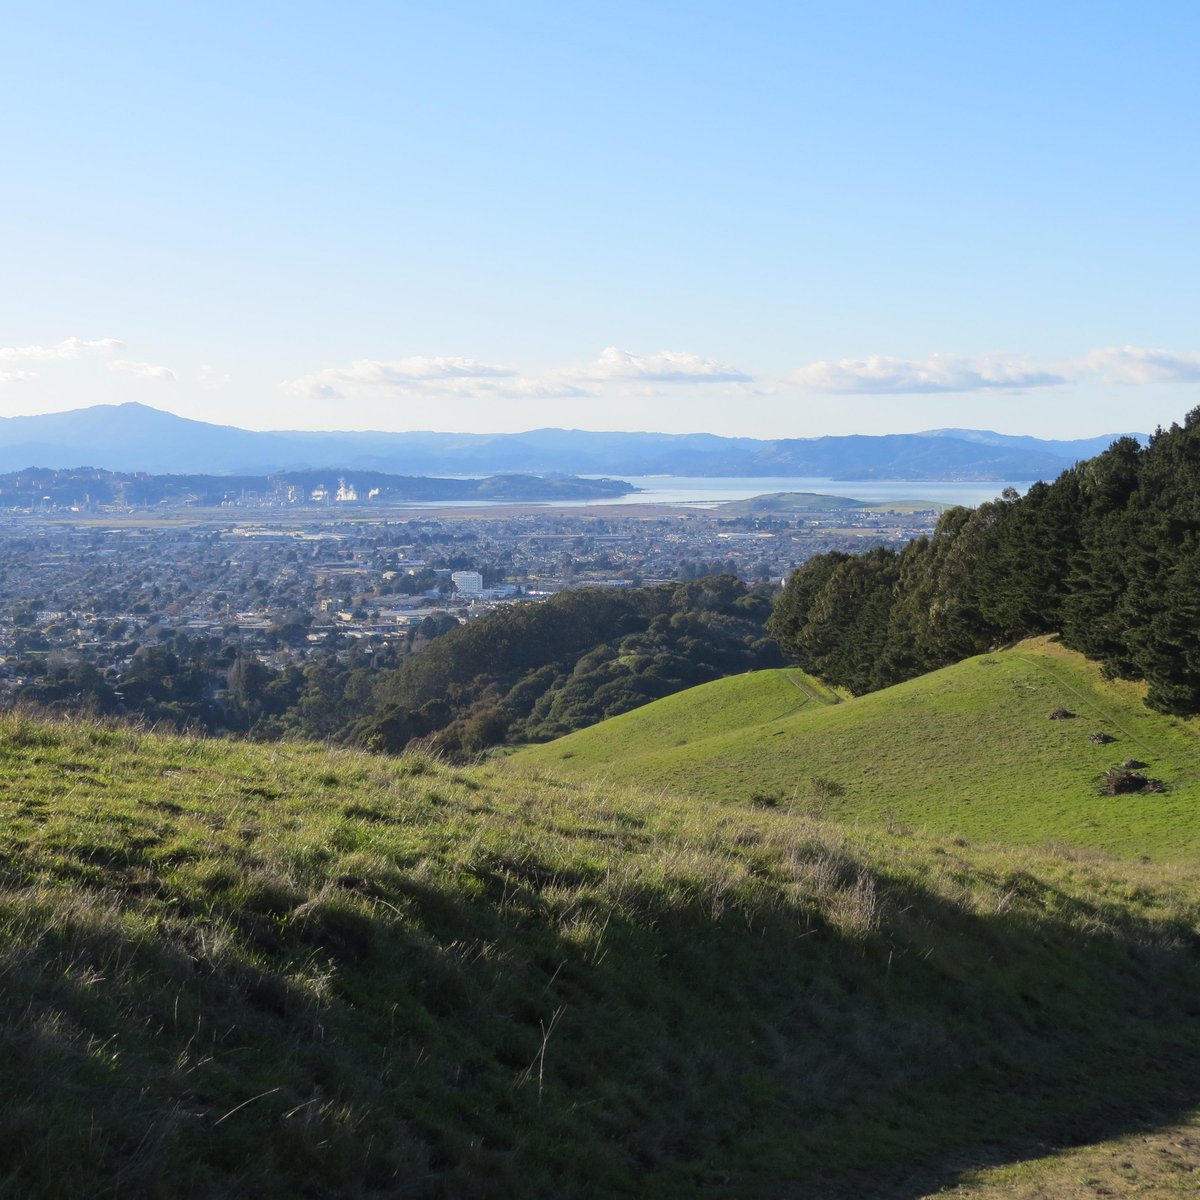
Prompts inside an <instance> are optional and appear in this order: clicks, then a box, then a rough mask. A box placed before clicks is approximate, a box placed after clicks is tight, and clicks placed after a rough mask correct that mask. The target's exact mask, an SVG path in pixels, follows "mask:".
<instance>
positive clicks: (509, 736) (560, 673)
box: [348, 575, 783, 755]
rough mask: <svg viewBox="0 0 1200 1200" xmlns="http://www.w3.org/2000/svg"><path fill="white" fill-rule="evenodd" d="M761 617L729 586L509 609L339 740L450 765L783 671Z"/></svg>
mask: <svg viewBox="0 0 1200 1200" xmlns="http://www.w3.org/2000/svg"><path fill="white" fill-rule="evenodd" d="M770 611H771V601H770V596H769V593H768V592H767V590H766V589H753V588H748V587H747V586H746V585H745V584H744V583H742V582H741V581H740V580H739V579H737V578H736V577H734V576H732V575H719V576H714V577H711V578H707V579H701V580H695V581H691V582H687V583H680V584H666V585H663V586H660V587H653V588H644V589H642V588H636V589H628V590H620V589H602V588H578V589H572V590H570V591H566V592H560V593H559V594H558V595H557V596H553V597H551V598H550V599H549V600H548V601H546V602H545V603H544V604H536V605H532V604H531V605H513V606H511V607H509V608H506V609H504V610H502V611H500V612H496V613H492V614H490V615H488V616H486V617H481V618H480V619H479V620H477V621H472V622H471V623H470V624H468V625H464V626H462V627H461V628H458V629H454V630H451V631H450V632H449V633H447V634H446V635H445V636H444V637H441V638H438V639H437V641H435V642H433V643H431V644H430V645H429V646H428V647H427V648H426V649H425V650H423V651H422V652H421V653H420V654H418V655H415V656H414V657H412V658H411V659H408V660H407V661H406V662H405V663H404V665H403V666H402V667H401V668H400V669H399V670H397V671H395V672H392V673H389V674H388V675H386V676H384V677H383V678H382V680H381V681H380V683H379V684H378V686H377V687H376V689H375V697H376V700H377V703H378V708H377V710H376V711H374V712H372V713H370V714H368V715H367V716H365V717H363V718H362V719H360V720H359V721H357V722H356V723H354V724H353V726H352V727H351V728H350V730H349V731H348V737H349V740H351V741H353V742H355V743H357V744H360V745H366V746H371V747H374V748H376V749H380V750H387V751H398V750H401V749H403V747H404V746H405V745H407V744H408V742H409V741H411V740H413V739H414V738H425V739H428V740H429V741H431V743H432V744H433V745H434V746H435V747H436V748H438V749H440V750H442V751H444V752H446V753H448V754H451V755H470V754H474V753H478V752H479V751H480V750H482V749H484V748H486V747H487V746H490V745H496V744H499V743H502V742H505V741H509V742H522V741H545V740H548V739H549V738H552V737H557V736H558V735H560V734H563V733H568V732H570V731H571V730H573V729H581V728H583V727H584V726H586V725H592V724H594V723H596V722H597V721H601V720H604V719H605V718H606V717H611V716H615V715H617V714H618V713H623V712H628V711H629V710H630V709H632V708H637V707H639V706H640V705H642V704H646V703H647V702H649V701H650V700H656V699H658V698H660V697H662V696H667V695H670V694H671V693H673V692H678V691H681V690H683V689H684V688H687V687H692V686H694V685H695V684H698V683H705V682H707V681H708V680H712V679H717V678H720V677H721V676H723V675H729V674H733V673H736V672H739V671H747V670H752V669H755V668H760V667H771V666H779V665H781V664H782V662H783V657H782V655H781V653H780V650H779V647H778V646H777V645H776V643H775V641H774V639H773V638H771V636H770V635H769V634H768V633H767V629H766V622H767V619H768V617H769V615H770ZM439 718H442V721H441V724H440V725H438V724H436V722H437V721H438V719H439ZM431 726H433V727H432V728H431Z"/></svg>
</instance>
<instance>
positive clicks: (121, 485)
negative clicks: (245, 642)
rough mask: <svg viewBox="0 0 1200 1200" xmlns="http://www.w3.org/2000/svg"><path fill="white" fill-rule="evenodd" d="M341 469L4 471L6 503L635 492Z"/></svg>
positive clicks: (529, 479)
mask: <svg viewBox="0 0 1200 1200" xmlns="http://www.w3.org/2000/svg"><path fill="white" fill-rule="evenodd" d="M345 485H346V481H345V480H343V479H340V478H339V477H338V473H337V471H336V470H333V471H330V470H325V471H316V470H308V471H304V470H295V471H282V472H279V473H277V474H274V475H191V474H189V475H151V474H146V473H144V472H139V473H130V472H120V471H105V470H99V469H96V468H93V467H76V468H65V469H54V468H47V467H34V468H26V469H23V470H20V471H10V472H7V473H5V474H0V508H41V507H44V506H45V505H47V504H50V505H53V506H55V507H58V508H65V507H76V506H78V507H90V506H92V505H112V504H116V505H119V506H122V507H129V508H146V507H148V506H151V505H160V504H162V505H172V506H178V505H185V506H196V507H199V508H211V507H216V506H218V505H222V504H228V503H241V502H245V501H252V502H257V503H262V502H268V503H279V504H288V505H294V504H299V505H301V506H303V505H314V504H315V505H325V504H329V503H338V504H346V503H349V504H355V503H370V502H371V501H375V502H377V503H379V504H411V503H445V502H462V501H493V502H494V501H547V502H548V501H556V500H557V501H577V500H600V499H611V498H613V497H617V496H624V495H629V494H631V493H634V492H636V491H637V489H636V488H635V487H634V486H633V485H632V484H630V483H626V482H625V481H624V480H620V479H577V478H575V477H574V476H567V475H559V476H555V477H554V478H550V479H546V478H542V477H539V476H536V475H522V474H506V475H491V476H488V477H487V478H485V479H442V478H437V477H433V478H431V477H429V476H424V475H388V474H385V473H383V472H381V471H356V472H355V473H354V476H353V479H352V480H351V481H350V484H349V486H345Z"/></svg>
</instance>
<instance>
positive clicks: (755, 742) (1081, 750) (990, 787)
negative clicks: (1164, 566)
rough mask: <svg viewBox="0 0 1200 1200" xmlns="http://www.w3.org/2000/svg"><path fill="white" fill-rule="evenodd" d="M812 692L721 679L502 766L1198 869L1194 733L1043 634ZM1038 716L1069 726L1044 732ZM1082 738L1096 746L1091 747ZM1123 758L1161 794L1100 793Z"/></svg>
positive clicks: (789, 675)
mask: <svg viewBox="0 0 1200 1200" xmlns="http://www.w3.org/2000/svg"><path fill="white" fill-rule="evenodd" d="M789 679H794V680H795V681H796V683H797V684H799V685H800V686H797V687H793V686H792V685H791V684H790V683H788V682H787V681H788V680H789ZM789 689H790V690H789ZM830 695H831V694H830V693H829V692H828V691H827V690H826V689H822V688H821V687H820V685H819V684H815V683H814V682H813V681H811V680H809V679H808V677H806V676H804V675H803V674H802V673H801V672H798V671H763V672H758V673H756V674H753V675H743V676H738V677H737V678H734V679H727V680H719V681H717V682H716V683H711V684H707V685H705V686H703V687H699V688H695V689H692V690H691V691H688V692H683V693H680V694H678V695H675V696H670V697H667V698H666V699H664V700H660V701H657V702H655V703H654V704H651V705H648V706H646V707H645V708H641V709H638V710H636V711H634V712H631V713H626V714H624V715H622V716H619V717H616V718H613V719H612V720H610V721H606V722H604V723H603V724H601V725H597V726H594V727H592V728H591V729H584V730H581V731H579V732H577V733H575V734H572V735H571V736H569V737H565V738H561V739H559V740H558V741H555V742H550V743H548V744H546V745H542V746H536V747H531V748H529V749H526V750H523V751H522V752H521V753H520V754H518V755H516V756H514V759H513V760H512V761H513V762H514V764H516V765H517V766H519V767H521V768H523V769H527V770H535V769H545V770H550V771H552V772H553V773H555V774H559V775H562V776H563V777H564V778H571V779H582V778H586V779H592V780H595V779H605V780H609V781H612V782H614V783H636V784H638V785H639V786H643V787H650V788H657V789H667V790H669V791H674V792H680V793H683V792H686V793H687V794H688V795H691V796H697V797H704V798H706V799H713V800H721V801H725V802H728V803H731V804H734V805H738V806H740V807H743V808H745V807H748V806H751V805H754V804H758V805H775V806H779V807H783V808H785V809H791V810H794V811H806V812H814V813H819V814H820V815H822V816H824V817H827V818H829V819H832V820H837V821H843V822H846V821H863V822H870V823H873V824H874V823H879V824H883V823H889V822H891V823H895V822H901V823H904V824H906V825H913V826H918V827H921V828H924V829H928V830H931V831H936V832H938V833H943V834H953V835H963V836H966V837H969V838H973V839H982V840H986V841H993V842H1002V843H1005V844H1010V845H1016V844H1024V845H1041V844H1044V843H1047V842H1054V841H1058V842H1063V843H1065V844H1067V845H1070V846H1078V847H1092V848H1095V849H1101V850H1105V851H1109V852H1112V853H1116V854H1125V855H1151V856H1153V857H1156V858H1162V859H1169V860H1172V861H1200V722H1197V721H1195V720H1193V721H1191V722H1188V721H1183V720H1179V719H1176V718H1172V717H1167V716H1163V715H1161V714H1158V713H1154V712H1151V711H1150V710H1149V709H1147V708H1146V707H1145V706H1144V705H1143V704H1142V702H1141V691H1140V690H1139V688H1138V687H1137V686H1136V685H1133V684H1128V683H1123V682H1119V681H1116V682H1107V681H1105V680H1103V679H1102V678H1101V676H1100V672H1099V670H1098V668H1097V667H1096V666H1095V665H1094V664H1092V663H1089V662H1088V661H1087V660H1085V659H1084V658H1082V657H1081V656H1080V655H1078V654H1075V653H1073V652H1071V651H1068V650H1066V649H1064V648H1063V647H1061V646H1060V645H1058V644H1057V643H1056V642H1055V641H1054V640H1052V639H1049V638H1039V639H1033V640H1030V641H1027V642H1023V643H1021V644H1019V645H1018V646H1016V647H1014V648H1013V649H1010V650H1004V651H999V652H996V653H993V654H986V655H981V656H978V657H975V658H971V659H967V660H965V661H964V662H961V663H958V664H956V665H955V666H952V667H947V668H945V669H944V670H941V671H935V672H933V673H932V674H930V675H925V676H922V677H920V678H918V679H914V680H910V681H909V682H907V683H903V684H899V685H897V686H895V687H891V688H887V689H885V690H883V691H879V692H874V693H871V694H869V695H866V696H861V697H857V698H855V699H852V700H847V701H845V702H843V703H840V704H828V703H822V702H821V701H822V699H824V700H828V699H829V698H830ZM789 701H790V703H789ZM1056 708H1065V709H1067V710H1069V711H1071V712H1074V713H1075V714H1076V716H1075V718H1074V719H1070V720H1049V719H1048V716H1049V714H1050V712H1051V711H1052V710H1054V709H1056ZM1093 733H1106V734H1108V735H1109V736H1110V737H1112V738H1113V739H1114V740H1113V741H1112V742H1109V743H1106V744H1103V745H1097V744H1094V743H1093V742H1092V741H1091V740H1090V735H1091V734H1093ZM1127 759H1136V760H1138V761H1141V762H1144V763H1146V764H1148V767H1147V769H1146V771H1145V773H1146V774H1147V775H1148V776H1150V777H1152V778H1155V779H1161V780H1163V781H1164V782H1165V783H1166V784H1167V785H1168V789H1169V790H1168V791H1167V792H1166V793H1165V794H1149V795H1141V794H1136V795H1124V796H1102V795H1100V794H1099V793H1100V781H1101V776H1102V774H1103V773H1104V771H1105V770H1106V769H1108V768H1110V767H1112V766H1114V765H1117V764H1120V763H1121V762H1123V761H1124V760H1127Z"/></svg>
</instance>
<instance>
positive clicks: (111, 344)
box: [0, 337, 121, 362]
mask: <svg viewBox="0 0 1200 1200" xmlns="http://www.w3.org/2000/svg"><path fill="white" fill-rule="evenodd" d="M120 348H121V342H119V341H117V339H116V338H96V339H94V340H92V341H86V340H85V339H83V338H77V337H69V338H64V339H63V340H62V341H61V342H55V343H54V345H52V346H0V362H48V361H50V360H52V359H72V358H82V357H83V355H85V354H94V353H101V354H107V353H108V352H109V351H112V350H119V349H120Z"/></svg>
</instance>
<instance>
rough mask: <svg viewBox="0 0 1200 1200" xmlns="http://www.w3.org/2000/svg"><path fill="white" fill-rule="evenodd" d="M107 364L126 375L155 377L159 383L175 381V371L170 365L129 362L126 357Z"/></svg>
mask: <svg viewBox="0 0 1200 1200" xmlns="http://www.w3.org/2000/svg"><path fill="white" fill-rule="evenodd" d="M107 366H108V369H109V370H110V371H121V372H123V373H124V374H126V375H135V376H137V378H138V379H155V380H158V381H159V382H160V383H173V382H174V381H175V372H174V371H172V370H171V368H170V367H159V366H155V365H154V363H143V362H130V361H129V360H128V359H126V358H117V359H114V360H113V361H112V362H110V363H108V364H107Z"/></svg>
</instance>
